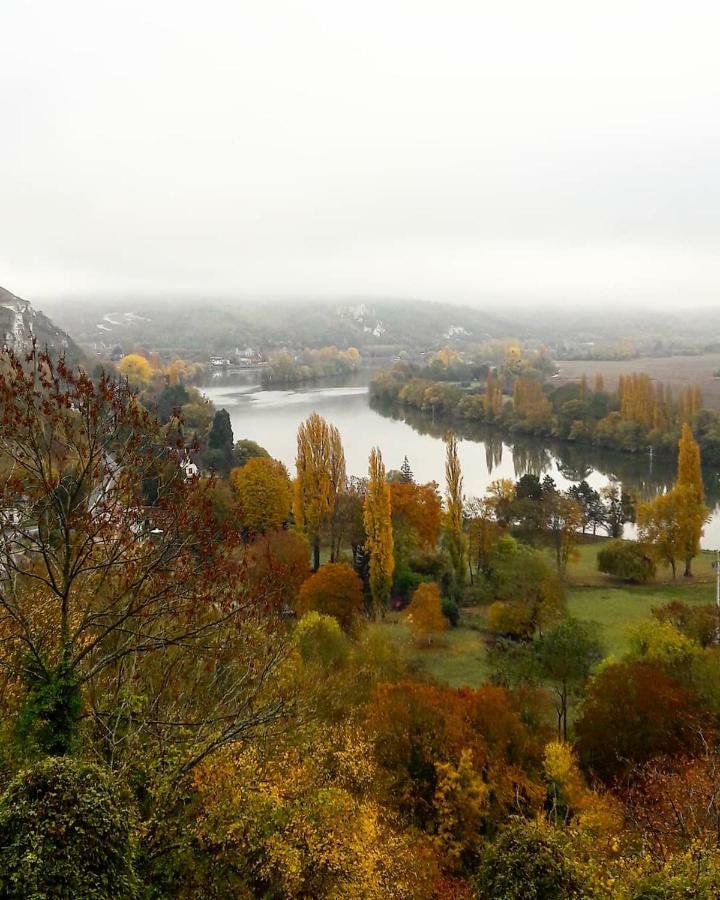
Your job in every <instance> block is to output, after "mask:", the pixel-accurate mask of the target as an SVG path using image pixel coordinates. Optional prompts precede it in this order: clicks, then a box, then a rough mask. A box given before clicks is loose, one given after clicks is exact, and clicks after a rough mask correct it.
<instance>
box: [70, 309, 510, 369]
mask: <svg viewBox="0 0 720 900" xmlns="http://www.w3.org/2000/svg"><path fill="white" fill-rule="evenodd" d="M56 318H57V319H58V320H59V321H60V322H61V324H62V325H63V327H65V328H67V329H68V330H69V331H70V332H71V333H72V334H73V335H74V336H75V338H76V340H77V341H78V342H79V343H80V344H81V345H83V346H85V347H86V348H87V349H88V350H89V351H90V350H102V349H105V350H112V349H113V348H115V347H120V348H122V349H127V348H129V347H139V346H143V347H147V348H148V349H151V350H157V351H159V352H177V353H188V354H193V353H202V354H226V353H228V352H231V351H232V350H234V348H236V347H239V348H245V347H254V348H261V349H263V350H271V349H273V348H274V347H280V346H289V347H297V348H304V347H322V346H328V345H331V344H335V345H337V346H338V347H347V346H354V347H358V348H359V349H360V350H362V351H363V352H364V353H368V354H369V355H372V354H373V353H377V354H381V353H383V352H392V353H395V352H398V351H399V350H402V349H406V350H411V351H412V350H425V349H436V348H438V347H440V346H442V345H443V344H445V343H451V344H453V345H455V346H462V345H463V344H464V343H467V344H477V343H479V342H482V341H485V340H488V339H489V338H502V337H511V336H512V337H522V336H524V335H523V334H521V332H522V331H523V329H522V328H520V327H519V326H518V323H517V322H513V321H512V320H511V319H509V318H508V319H507V320H506V319H503V318H501V317H500V316H497V315H493V314H488V313H487V312H486V311H481V310H477V309H470V308H468V307H462V306H455V305H452V304H445V303H430V302H423V301H417V302H412V301H391V300H385V301H372V302H367V301H366V302H362V301H358V302H355V303H353V302H342V303H329V302H320V301H313V300H303V299H298V300H297V301H294V302H292V303H291V302H287V301H272V302H271V301H267V302H260V301H247V300H243V301H238V302H237V303H230V302H229V301H214V300H206V299H203V298H198V299H197V300H196V301H191V300H188V299H187V298H182V299H177V300H175V299H167V300H165V301H159V300H158V299H157V298H153V299H149V298H148V299H141V298H135V299H134V300H114V301H113V300H109V301H100V300H86V301H83V302H82V303H81V302H79V301H78V302H75V303H63V304H58V306H57V311H56Z"/></svg>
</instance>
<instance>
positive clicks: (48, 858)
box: [0, 757, 138, 900]
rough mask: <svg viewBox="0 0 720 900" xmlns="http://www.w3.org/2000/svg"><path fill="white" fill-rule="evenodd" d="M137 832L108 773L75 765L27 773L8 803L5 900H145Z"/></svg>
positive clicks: (3, 829)
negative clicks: (135, 848)
mask: <svg viewBox="0 0 720 900" xmlns="http://www.w3.org/2000/svg"><path fill="white" fill-rule="evenodd" d="M131 828H132V816H131V815H130V810H129V808H128V804H127V799H126V798H125V797H124V796H123V795H122V793H121V792H120V791H119V790H118V789H117V787H116V786H115V784H114V783H113V779H112V777H111V775H110V774H109V772H107V771H106V770H105V769H102V768H100V767H99V766H95V765H88V764H85V763H80V762H77V761H75V760H73V759H71V758H68V757H59V758H53V759H46V760H44V761H43V762H40V763H38V764H36V765H34V766H33V767H32V768H30V769H26V770H25V771H24V772H21V773H20V774H19V775H18V776H17V777H16V778H15V779H14V780H13V781H12V782H11V783H10V785H9V786H8V788H7V790H6V791H5V793H4V794H3V795H2V797H0V897H6V898H18V900H19V898H27V897H33V898H38V900H40V898H49V897H55V898H68V900H69V898H80V897H82V898H93V900H105V898H107V900H111V898H132V897H137V896H138V882H137V879H136V876H135V872H134V867H133V856H134V854H133V841H132V835H131Z"/></svg>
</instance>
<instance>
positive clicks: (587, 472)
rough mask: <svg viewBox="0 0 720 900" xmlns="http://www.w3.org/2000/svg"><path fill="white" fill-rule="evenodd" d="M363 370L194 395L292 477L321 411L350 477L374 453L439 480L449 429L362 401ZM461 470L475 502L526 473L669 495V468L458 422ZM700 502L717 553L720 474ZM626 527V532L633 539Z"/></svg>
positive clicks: (249, 379)
mask: <svg viewBox="0 0 720 900" xmlns="http://www.w3.org/2000/svg"><path fill="white" fill-rule="evenodd" d="M368 377H369V376H368V374H367V373H366V372H361V373H358V374H357V375H355V376H353V377H351V378H349V379H345V380H343V381H342V382H338V381H335V382H334V383H330V382H328V383H324V384H322V385H321V384H313V385H311V386H305V385H302V386H299V387H297V388H295V389H290V390H264V389H263V388H262V387H261V386H260V385H259V384H258V383H257V373H255V372H253V373H243V372H240V373H218V375H216V376H215V377H214V378H212V380H211V381H210V382H209V383H208V384H206V385H204V386H202V387H201V388H200V390H201V391H202V392H203V393H204V394H205V395H206V396H207V397H209V398H210V400H212V402H213V403H214V404H215V406H216V407H217V408H218V409H221V408H224V409H226V410H227V411H228V413H229V414H230V421H231V422H232V428H233V433H234V436H235V440H239V439H240V438H249V439H251V440H253V441H257V442H258V443H259V444H261V445H262V446H263V447H265V449H266V450H267V451H268V452H269V453H270V454H271V455H272V456H274V457H275V458H276V459H279V460H281V461H282V462H283V463H284V464H285V465H286V466H287V467H288V471H290V473H291V474H292V472H293V470H294V464H295V450H296V444H295V436H296V433H297V428H298V425H299V424H300V422H302V421H303V419H305V418H307V416H309V415H310V413H312V412H318V413H320V415H321V416H323V417H324V418H325V419H327V421H328V422H330V423H331V424H333V425H335V426H336V427H337V428H338V429H339V431H340V434H341V436H342V440H343V445H344V448H345V457H346V460H347V471H348V474H350V475H365V474H367V464H368V454H369V452H370V448H371V447H373V446H378V447H380V449H381V451H382V454H383V460H384V462H385V466H386V468H387V469H399V468H400V465H401V463H402V461H403V457H404V456H405V455H407V457H408V460H409V462H410V466H411V468H412V470H413V473H414V475H415V478H416V480H417V481H420V482H425V481H437V482H439V483H440V484H442V481H443V477H444V463H445V447H444V444H443V441H442V437H443V435H444V433H445V431H446V430H447V428H448V425H447V423H445V422H441V421H438V422H432V421H431V420H430V419H429V418H428V417H426V416H423V415H420V414H417V413H413V412H409V411H398V410H392V409H384V408H379V407H375V406H373V405H371V404H370V401H369V397H368V387H367V385H368ZM453 427H454V428H455V431H456V434H457V436H458V441H459V444H458V452H459V455H460V461H461V464H462V469H463V479H464V491H465V494H466V495H467V496H469V497H473V496H474V497H481V496H483V494H484V493H485V492H486V489H487V486H488V484H490V482H491V481H494V480H495V479H497V478H511V479H513V480H516V479H518V478H519V477H520V476H521V475H524V474H525V473H526V472H534V473H535V474H537V475H539V476H540V477H541V478H542V477H543V476H544V475H551V476H552V477H553V478H554V479H555V481H556V482H557V484H558V486H559V487H561V488H568V487H569V486H570V485H571V484H574V483H577V482H578V481H581V480H582V479H586V480H587V481H588V482H589V484H590V485H592V487H594V488H595V489H596V490H599V489H600V488H602V487H604V486H605V485H607V484H608V483H609V482H610V481H611V480H616V481H620V482H621V483H622V484H623V485H625V487H626V488H627V489H628V490H630V491H632V492H633V493H634V494H635V495H636V496H637V497H639V498H641V499H647V498H650V497H652V496H654V495H655V494H656V493H659V492H660V491H663V490H666V489H667V488H668V487H669V486H670V485H671V484H672V481H673V480H674V477H675V467H674V464H673V463H672V462H671V461H669V460H667V459H658V458H657V457H656V458H655V459H651V458H650V456H649V455H647V454H642V455H634V454H628V453H620V452H618V451H610V450H601V449H598V448H594V447H587V446H583V445H579V444H571V443H568V442H562V441H550V440H547V439H541V438H536V437H528V436H520V435H509V434H507V433H505V434H501V433H500V432H498V431H496V430H494V429H489V428H487V427H483V426H478V425H474V424H471V423H454V426H453ZM704 479H705V491H706V502H707V504H708V506H709V507H710V508H711V509H712V516H711V519H710V521H709V523H708V524H707V525H706V526H705V536H704V538H703V542H702V543H703V547H705V548H706V549H715V548H717V547H720V473H719V472H718V471H717V470H707V471H705V472H704ZM631 533H632V529H631V528H628V531H627V534H628V536H630V534H631Z"/></svg>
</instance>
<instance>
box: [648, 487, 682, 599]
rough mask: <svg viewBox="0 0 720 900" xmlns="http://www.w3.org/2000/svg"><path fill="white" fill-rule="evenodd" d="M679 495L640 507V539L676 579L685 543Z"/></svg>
mask: <svg viewBox="0 0 720 900" xmlns="http://www.w3.org/2000/svg"><path fill="white" fill-rule="evenodd" d="M681 499H682V497H681V494H680V493H679V492H678V491H668V492H667V493H665V494H659V495H658V496H657V497H655V498H654V499H653V500H650V501H648V502H647V503H640V504H638V508H637V526H638V537H639V538H640V540H641V541H643V542H644V543H647V544H649V545H650V547H651V548H652V551H653V553H654V554H655V556H656V557H657V558H658V559H659V560H660V561H661V562H663V563H665V564H666V565H668V566H670V569H671V570H672V576H673V581H674V580H675V575H676V566H677V560H678V558H682V552H683V541H682V537H681V532H680V508H679V507H680V501H681Z"/></svg>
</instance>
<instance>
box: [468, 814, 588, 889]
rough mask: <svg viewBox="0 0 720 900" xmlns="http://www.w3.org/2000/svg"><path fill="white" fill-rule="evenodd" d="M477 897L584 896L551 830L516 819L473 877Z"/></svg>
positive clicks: (575, 874)
mask: <svg viewBox="0 0 720 900" xmlns="http://www.w3.org/2000/svg"><path fill="white" fill-rule="evenodd" d="M475 891H476V894H475V896H476V897H477V898H478V900H481V898H483V900H485V898H490V897H502V898H503V900H541V898H542V900H572V898H578V900H579V898H580V897H583V896H585V893H584V891H583V885H582V882H581V879H580V877H579V876H578V873H577V872H576V871H575V869H574V867H573V865H572V862H571V861H570V860H569V859H568V858H567V857H566V856H565V855H564V853H563V851H562V849H561V847H560V846H559V845H558V843H557V841H556V839H554V836H553V833H552V831H551V829H549V828H547V827H543V826H542V825H540V824H539V823H536V822H524V821H518V822H517V824H513V825H511V826H510V827H509V828H507V829H506V830H505V831H504V832H503V833H502V834H501V835H500V837H499V838H498V839H497V840H496V841H495V842H494V843H493V844H491V845H490V846H489V847H488V849H487V850H486V852H485V855H484V856H483V861H482V863H481V865H480V868H479V869H478V873H477V876H476V878H475Z"/></svg>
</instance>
